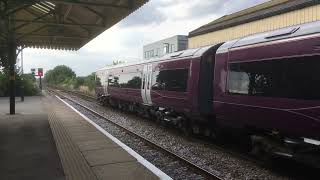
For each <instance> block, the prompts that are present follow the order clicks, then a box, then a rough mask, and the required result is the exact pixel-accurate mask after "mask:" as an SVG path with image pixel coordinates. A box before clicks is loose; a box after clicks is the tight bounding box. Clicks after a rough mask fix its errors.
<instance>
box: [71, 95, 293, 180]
mask: <svg viewBox="0 0 320 180" xmlns="http://www.w3.org/2000/svg"><path fill="white" fill-rule="evenodd" d="M71 97H72V98H73V99H74V100H76V101H78V102H80V103H81V104H83V105H85V106H87V107H89V108H92V109H94V110H95V111H97V112H99V113H101V114H103V115H104V116H105V117H106V118H108V119H109V120H111V121H115V122H117V123H120V124H121V125H123V126H125V127H127V128H128V129H130V130H131V131H133V132H135V133H137V134H140V135H142V136H144V137H147V138H148V139H149V140H152V141H154V142H157V143H158V144H159V145H161V146H162V147H165V148H167V149H169V150H171V151H173V152H174V153H177V154H179V155H181V156H183V157H184V158H186V159H188V160H190V161H192V162H193V163H195V164H197V165H198V166H201V167H205V169H207V170H208V171H210V172H214V173H215V174H218V175H219V176H220V177H222V178H224V179H230V180H231V179H270V180H271V179H272V180H274V179H290V178H288V177H284V176H281V175H278V174H275V173H274V172H272V171H271V170H268V169H265V168H262V167H260V166H258V165H256V164H255V163H253V162H249V161H246V160H244V159H241V158H239V157H235V156H234V155H231V154H230V153H226V152H224V151H223V150H221V149H218V148H214V147H213V146H210V145H208V144H203V143H201V142H197V141H195V140H193V139H188V138H185V137H184V136H183V135H181V134H179V133H173V132H172V131H170V130H168V129H167V128H166V127H162V126H159V125H158V124H156V123H154V122H152V121H149V120H145V119H142V118H139V117H136V116H134V115H130V114H129V115H128V113H122V112H120V111H118V110H114V109H112V108H107V107H102V106H100V105H99V104H97V103H95V102H90V101H86V100H83V99H81V98H79V97H76V96H71ZM78 108H79V107H78ZM81 112H83V111H81ZM85 115H88V116H89V117H91V118H92V120H94V121H95V122H96V123H97V124H98V125H99V126H101V127H102V128H104V129H105V130H106V131H108V132H109V133H110V134H112V135H114V136H115V137H117V138H119V139H120V140H121V141H122V142H123V143H125V144H127V145H128V146H129V147H131V148H133V149H134V150H136V151H137V152H138V153H139V154H141V155H142V156H143V157H145V156H144V155H143V150H141V149H140V150H139V148H138V147H132V146H134V145H133V144H137V142H135V143H132V141H130V140H128V139H127V138H126V137H127V135H126V134H125V133H123V132H122V133H121V131H119V130H118V129H116V128H114V126H110V123H108V122H106V121H105V120H103V119H98V118H96V117H92V115H90V114H88V113H86V114H85ZM138 144H139V143H138ZM142 146H143V145H142ZM148 154H149V155H152V156H154V157H162V156H161V155H159V154H157V152H154V153H147V156H148ZM154 157H151V158H150V157H145V158H146V159H147V160H150V159H157V158H154ZM159 161H160V162H161V161H163V162H162V163H160V162H159ZM165 162H169V161H167V159H160V160H159V159H158V162H152V161H151V163H155V165H156V166H157V167H158V168H160V169H162V170H163V171H164V172H166V173H167V174H168V175H170V176H172V177H173V178H174V179H201V177H199V176H197V175H192V174H191V175H190V173H189V174H188V173H187V172H186V169H185V168H183V167H181V166H180V165H179V164H178V163H177V164H174V163H171V164H167V165H166V163H165ZM159 165H160V166H159ZM161 166H167V167H161ZM164 169H165V170H164ZM170 170H171V171H170ZM168 171H170V172H168ZM182 174H184V175H186V174H187V176H188V178H187V177H185V176H184V177H181V175H182Z"/></svg>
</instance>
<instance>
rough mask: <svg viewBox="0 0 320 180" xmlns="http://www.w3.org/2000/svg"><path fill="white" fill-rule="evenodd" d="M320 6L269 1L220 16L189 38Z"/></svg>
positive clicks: (308, 1)
mask: <svg viewBox="0 0 320 180" xmlns="http://www.w3.org/2000/svg"><path fill="white" fill-rule="evenodd" d="M316 4H320V1H315V0H271V1H268V2H265V3H262V4H259V5H257V6H254V7H251V8H248V9H245V10H242V11H239V12H236V13H233V14H230V15H225V16H222V17H221V18H219V19H217V20H214V21H212V22H210V23H208V24H206V25H204V26H201V27H200V28H198V29H196V30H194V31H192V32H190V33H189V37H194V36H198V35H202V34H206V33H210V32H214V31H218V30H222V29H226V28H229V27H233V26H237V25H240V24H245V23H248V22H252V21H256V20H259V19H263V18H268V17H271V16H275V15H279V14H283V13H286V12H289V11H293V10H296V9H301V8H304V7H308V6H313V5H316Z"/></svg>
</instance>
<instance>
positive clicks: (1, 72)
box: [0, 48, 40, 97]
mask: <svg viewBox="0 0 320 180" xmlns="http://www.w3.org/2000/svg"><path fill="white" fill-rule="evenodd" d="M8 69H9V64H8V54H7V49H6V48H0V96H1V97H3V96H9V93H10V92H9V79H10V78H9V71H8ZM17 72H19V69H16V73H15V78H16V87H15V88H16V96H19V95H21V93H22V88H21V87H24V88H23V89H24V91H23V94H24V95H25V96H34V95H37V94H39V92H40V91H39V88H38V85H37V82H36V78H35V77H34V76H33V75H32V74H24V75H20V74H19V73H17Z"/></svg>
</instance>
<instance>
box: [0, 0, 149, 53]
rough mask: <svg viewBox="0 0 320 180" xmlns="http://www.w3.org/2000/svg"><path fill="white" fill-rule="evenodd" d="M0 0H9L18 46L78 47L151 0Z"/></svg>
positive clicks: (11, 23) (65, 48) (76, 48)
mask: <svg viewBox="0 0 320 180" xmlns="http://www.w3.org/2000/svg"><path fill="white" fill-rule="evenodd" d="M0 1H1V2H2V3H3V2H7V5H6V7H7V8H6V12H5V13H6V15H7V17H10V18H9V19H10V20H9V22H10V23H9V24H10V27H9V31H11V34H14V39H15V41H16V43H17V45H18V46H22V47H33V48H46V49H61V50H78V49H80V48H81V47H83V46H84V45H85V44H87V43H88V42H89V41H91V40H92V39H94V38H95V37H97V36H98V35H99V34H101V33H102V32H103V31H105V30H106V29H108V28H110V27H112V26H113V25H115V24H116V23H118V22H119V21H121V20H122V19H124V18H125V17H127V16H128V15H129V14H131V13H132V12H134V11H135V10H137V9H138V8H139V7H141V6H142V5H144V4H145V3H146V2H147V1H148V0H0ZM1 6H3V5H1ZM0 25H1V26H3V23H2V24H0ZM1 39H2V42H4V40H5V39H6V37H5V33H1V37H0V41H1Z"/></svg>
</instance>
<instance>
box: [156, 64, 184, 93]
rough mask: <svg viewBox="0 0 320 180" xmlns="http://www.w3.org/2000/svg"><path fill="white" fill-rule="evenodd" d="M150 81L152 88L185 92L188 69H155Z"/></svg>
mask: <svg viewBox="0 0 320 180" xmlns="http://www.w3.org/2000/svg"><path fill="white" fill-rule="evenodd" d="M152 83H153V85H152V90H164V91H176V92H186V91H187V84H188V69H174V70H163V71H155V72H153V78H152Z"/></svg>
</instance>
